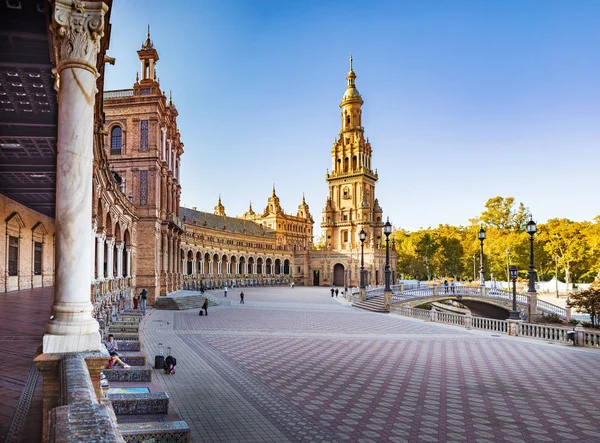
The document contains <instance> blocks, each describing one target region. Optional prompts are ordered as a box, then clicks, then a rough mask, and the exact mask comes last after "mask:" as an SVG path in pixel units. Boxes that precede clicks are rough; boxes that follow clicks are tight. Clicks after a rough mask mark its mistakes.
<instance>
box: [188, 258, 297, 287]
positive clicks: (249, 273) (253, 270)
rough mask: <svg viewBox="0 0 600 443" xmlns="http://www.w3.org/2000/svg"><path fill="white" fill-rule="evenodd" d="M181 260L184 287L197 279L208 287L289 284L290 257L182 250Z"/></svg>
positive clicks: (192, 283)
mask: <svg viewBox="0 0 600 443" xmlns="http://www.w3.org/2000/svg"><path fill="white" fill-rule="evenodd" d="M180 259H181V264H182V269H183V270H184V272H185V275H184V280H185V282H184V286H187V287H189V288H192V287H195V284H198V285H199V284H200V282H202V283H203V284H204V285H205V286H206V287H208V288H211V287H222V286H225V285H229V286H231V285H244V286H245V285H255V284H261V285H262V284H288V283H289V282H290V281H291V279H290V277H291V276H290V273H291V261H290V259H289V258H274V257H268V256H262V255H253V254H227V253H222V252H215V251H198V250H191V249H189V250H184V249H181V252H180Z"/></svg>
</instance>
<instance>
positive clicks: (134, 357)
mask: <svg viewBox="0 0 600 443" xmlns="http://www.w3.org/2000/svg"><path fill="white" fill-rule="evenodd" d="M119 358H120V359H121V360H122V361H123V362H124V363H127V364H128V365H129V366H146V356H145V355H144V354H137V353H133V352H131V353H129V352H123V351H121V349H120V348H119Z"/></svg>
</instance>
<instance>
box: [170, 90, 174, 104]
mask: <svg viewBox="0 0 600 443" xmlns="http://www.w3.org/2000/svg"><path fill="white" fill-rule="evenodd" d="M169 104H170V105H171V104H173V91H171V90H170V89H169Z"/></svg>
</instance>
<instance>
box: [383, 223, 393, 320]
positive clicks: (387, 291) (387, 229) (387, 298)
mask: <svg viewBox="0 0 600 443" xmlns="http://www.w3.org/2000/svg"><path fill="white" fill-rule="evenodd" d="M383 233H384V234H385V288H384V289H383V300H384V308H385V309H386V310H389V309H390V307H391V304H392V288H391V287H390V274H391V271H390V234H391V233H392V224H391V223H390V218H389V217H388V219H387V221H386V222H385V225H383Z"/></svg>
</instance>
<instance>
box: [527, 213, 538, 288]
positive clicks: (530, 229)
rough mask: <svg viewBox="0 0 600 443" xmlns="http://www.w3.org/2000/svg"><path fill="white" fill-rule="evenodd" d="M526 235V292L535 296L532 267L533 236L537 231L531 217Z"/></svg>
mask: <svg viewBox="0 0 600 443" xmlns="http://www.w3.org/2000/svg"><path fill="white" fill-rule="evenodd" d="M526 228H527V233H528V234H529V289H528V290H527V292H529V293H530V294H535V292H536V291H535V271H534V267H533V236H534V235H535V232H536V231H537V226H536V224H535V222H534V221H533V217H532V218H531V219H530V220H529V222H528V223H527V227H526Z"/></svg>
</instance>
